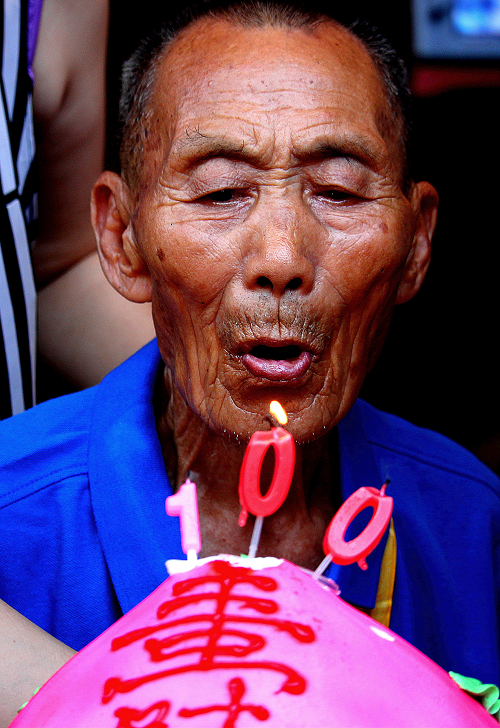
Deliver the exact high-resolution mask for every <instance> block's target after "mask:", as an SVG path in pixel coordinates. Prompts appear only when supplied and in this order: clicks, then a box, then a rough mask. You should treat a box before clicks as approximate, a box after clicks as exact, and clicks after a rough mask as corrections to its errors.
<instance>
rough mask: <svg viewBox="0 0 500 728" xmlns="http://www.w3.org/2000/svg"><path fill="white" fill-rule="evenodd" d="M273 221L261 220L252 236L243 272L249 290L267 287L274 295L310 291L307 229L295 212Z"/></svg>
mask: <svg viewBox="0 0 500 728" xmlns="http://www.w3.org/2000/svg"><path fill="white" fill-rule="evenodd" d="M283 217H284V218H285V219H284V220H280V221H273V220H269V219H267V220H266V219H264V220H263V221H262V227H260V226H259V227H260V230H259V231H256V234H255V235H254V236H253V240H252V247H251V250H250V251H249V253H248V256H247V258H246V264H245V271H244V283H245V286H246V287H247V288H248V289H250V290H266V291H269V292H270V293H272V294H273V295H275V296H283V295H284V294H285V293H287V292H288V291H297V292H299V293H302V294H307V293H310V291H311V290H312V288H313V286H314V276H315V266H314V262H313V261H314V257H313V256H314V253H313V250H312V246H311V245H310V244H308V239H309V237H310V236H309V233H310V231H309V230H307V229H306V227H305V226H304V225H301V224H300V220H299V219H297V216H295V215H286V216H283Z"/></svg>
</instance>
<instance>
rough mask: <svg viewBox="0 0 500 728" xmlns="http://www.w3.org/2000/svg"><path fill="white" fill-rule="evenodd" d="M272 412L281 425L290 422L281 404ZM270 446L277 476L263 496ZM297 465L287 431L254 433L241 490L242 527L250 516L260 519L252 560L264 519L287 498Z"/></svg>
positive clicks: (278, 429) (255, 527)
mask: <svg viewBox="0 0 500 728" xmlns="http://www.w3.org/2000/svg"><path fill="white" fill-rule="evenodd" d="M269 411H270V413H271V414H272V415H273V417H275V418H276V419H277V421H278V423H279V424H280V425H285V424H286V423H287V421H288V418H287V416H286V413H285V410H284V409H283V407H281V405H280V404H279V402H276V401H273V402H271V405H270V407H269ZM270 447H273V448H274V454H275V465H274V473H273V479H272V481H271V485H270V487H269V490H268V492H267V493H266V495H264V496H263V495H262V493H261V490H260V475H261V470H262V463H263V461H264V457H265V455H266V452H267V450H268V449H269V448H270ZM294 466H295V444H294V441H293V437H292V436H291V434H290V433H289V432H287V430H285V429H284V428H283V427H272V428H271V429H270V430H268V431H258V432H254V434H253V435H252V437H251V438H250V442H249V443H248V446H247V449H246V451H245V456H244V458H243V464H242V466H241V472H240V483H239V491H238V492H239V498H240V503H241V513H240V517H239V519H238V523H239V525H240V526H244V525H245V523H246V522H247V517H248V513H253V515H254V516H256V517H257V518H256V521H255V526H254V530H253V534H252V540H251V542H250V549H249V552H248V555H249V556H250V557H254V556H255V553H256V551H257V545H258V542H259V538H260V533H261V531H262V522H263V518H264V517H265V516H270V515H271V514H272V513H275V512H276V511H277V510H278V508H279V507H280V506H281V505H282V504H283V502H284V501H285V498H286V497H287V495H288V491H289V490H290V484H291V482H292V477H293V470H294Z"/></svg>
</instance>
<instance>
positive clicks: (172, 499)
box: [165, 476, 201, 561]
mask: <svg viewBox="0 0 500 728" xmlns="http://www.w3.org/2000/svg"><path fill="white" fill-rule="evenodd" d="M165 509H166V511H167V513H168V515H169V516H179V517H180V519H181V543H182V550H183V551H184V553H185V554H186V556H187V560H188V561H196V560H197V558H198V552H199V551H201V537H200V520H199V516H198V499H197V496H196V484H195V483H193V481H192V480H190V479H189V476H188V478H187V480H186V481H185V482H184V483H183V484H182V485H181V487H180V488H179V490H178V491H177V493H174V495H169V496H168V498H167V499H166V501H165Z"/></svg>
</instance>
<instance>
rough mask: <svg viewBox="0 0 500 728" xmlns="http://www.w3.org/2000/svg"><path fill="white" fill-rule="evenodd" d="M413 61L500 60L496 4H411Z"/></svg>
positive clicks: (478, 0) (494, 0) (486, 0)
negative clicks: (444, 59) (446, 59)
mask: <svg viewBox="0 0 500 728" xmlns="http://www.w3.org/2000/svg"><path fill="white" fill-rule="evenodd" d="M412 34H413V50H414V53H415V55H416V56H417V58H441V59H443V58H448V59H457V60H460V59H464V60H466V59H496V58H500V0H412Z"/></svg>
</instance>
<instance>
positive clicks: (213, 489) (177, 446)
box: [157, 377, 340, 569]
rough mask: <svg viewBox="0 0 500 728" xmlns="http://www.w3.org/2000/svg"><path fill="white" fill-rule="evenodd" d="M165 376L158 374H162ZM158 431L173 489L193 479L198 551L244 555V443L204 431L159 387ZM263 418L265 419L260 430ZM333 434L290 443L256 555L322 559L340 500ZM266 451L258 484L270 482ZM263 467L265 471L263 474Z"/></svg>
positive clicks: (311, 562) (302, 561) (310, 561)
mask: <svg viewBox="0 0 500 728" xmlns="http://www.w3.org/2000/svg"><path fill="white" fill-rule="evenodd" d="M162 380H163V377H162ZM158 390H160V391H158V398H157V402H158V403H159V405H158V408H157V430H158V435H159V438H160V442H161V446H162V451H163V457H164V460H165V466H166V469H167V473H168V476H169V479H170V482H171V484H172V487H173V489H174V491H177V490H178V489H179V488H180V486H181V485H182V483H183V482H184V481H185V480H186V477H187V475H188V473H189V475H190V477H191V479H192V480H194V481H195V482H196V484H197V492H198V507H199V512H200V529H201V537H202V544H203V546H202V552H201V554H200V556H211V555H214V554H218V553H232V554H241V553H248V547H249V544H250V538H251V535H252V529H253V523H254V519H253V517H251V516H250V517H249V518H248V522H247V525H246V526H245V527H243V528H241V527H240V526H238V516H239V514H240V511H241V506H240V503H239V499H238V483H239V475H240V469H241V464H242V461H243V456H244V453H245V449H246V444H241V443H234V442H231V441H229V440H227V439H225V438H223V437H222V436H221V435H219V434H218V433H216V432H213V431H212V430H210V429H209V428H208V427H207V426H206V425H205V423H204V422H203V421H202V420H201V419H200V418H199V417H198V416H197V415H196V414H195V413H194V412H193V410H191V408H190V407H189V406H188V405H187V404H186V402H185V401H184V399H183V398H182V396H181V395H180V394H179V392H178V391H177V390H175V389H173V391H169V390H170V386H169V383H168V379H167V382H166V383H165V381H163V382H162V383H161V384H160V386H159V387H158ZM268 426H269V425H268V424H267V423H264V422H263V427H262V429H267V428H268ZM331 440H332V436H331V434H329V435H326V436H325V437H324V438H322V439H321V440H316V441H315V442H312V443H308V444H306V445H301V446H296V464H295V472H294V477H293V481H292V485H291V487H290V491H289V494H288V497H287V499H286V501H285V503H284V504H283V505H282V506H281V508H280V509H279V510H278V511H277V512H276V513H274V514H273V515H271V516H268V517H266V518H265V519H264V526H263V530H262V535H261V539H260V543H259V549H258V552H257V555H259V556H276V557H280V558H286V559H288V560H289V561H292V562H294V563H297V564H299V565H300V566H305V567H306V568H310V569H313V568H315V567H316V566H317V565H318V564H319V563H320V561H321V559H322V557H323V551H322V540H323V536H324V533H325V530H326V528H327V526H328V524H329V522H330V520H331V518H332V516H333V515H334V513H335V511H336V509H337V508H338V506H339V505H340V485H339V478H338V467H337V449H336V447H333V446H332V444H333V443H331ZM273 467H274V465H273V462H272V457H271V458H266V460H265V462H264V466H263V476H262V477H263V483H264V485H263V486H262V489H263V490H265V483H266V482H270V480H271V477H272V470H273ZM266 471H267V472H266Z"/></svg>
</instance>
